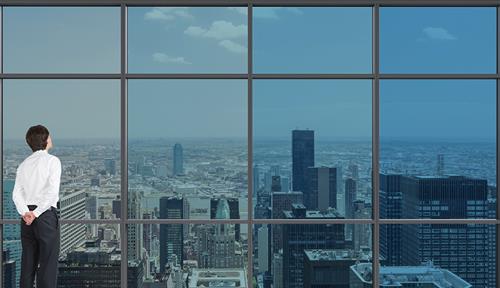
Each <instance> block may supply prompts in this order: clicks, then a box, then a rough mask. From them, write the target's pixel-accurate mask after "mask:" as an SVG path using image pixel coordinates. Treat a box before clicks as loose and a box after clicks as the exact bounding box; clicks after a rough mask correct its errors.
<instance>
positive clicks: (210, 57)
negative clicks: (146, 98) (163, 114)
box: [127, 7, 248, 73]
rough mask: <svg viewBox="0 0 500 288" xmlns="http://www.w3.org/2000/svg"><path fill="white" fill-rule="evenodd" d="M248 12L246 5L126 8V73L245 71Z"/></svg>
mask: <svg viewBox="0 0 500 288" xmlns="http://www.w3.org/2000/svg"><path fill="white" fill-rule="evenodd" d="M246 14H247V8H246V7H131V8H128V18H127V20H128V69H129V72H131V73H246V72H247V71H246V69H247V62H248V59H247V58H248V57H247V49H248V48H247V38H248V36H247V33H248V28H247V16H246ZM145 31H147V33H144V32H145Z"/></svg>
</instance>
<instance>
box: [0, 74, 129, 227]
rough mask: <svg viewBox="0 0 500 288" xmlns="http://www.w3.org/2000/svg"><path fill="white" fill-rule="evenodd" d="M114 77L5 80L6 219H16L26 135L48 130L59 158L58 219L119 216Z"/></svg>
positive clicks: (116, 83) (117, 109) (117, 92)
mask: <svg viewBox="0 0 500 288" xmlns="http://www.w3.org/2000/svg"><path fill="white" fill-rule="evenodd" d="M119 84H120V83H119V81H115V80H4V83H3V86H4V91H3V92H4V95H3V96H4V98H3V104H4V110H3V113H4V115H3V117H4V118H3V119H4V122H3V128H4V130H3V131H4V143H3V149H4V150H3V153H4V154H3V155H4V162H3V164H4V167H3V169H4V170H3V173H4V174H3V175H4V177H3V180H4V182H3V188H4V195H3V197H4V202H3V203H4V215H3V216H4V218H7V219H17V218H20V217H21V215H19V214H18V213H17V210H16V208H15V205H14V202H13V201H12V189H13V188H14V181H15V177H16V169H17V167H18V166H19V164H20V163H21V162H22V161H23V160H24V159H25V158H26V157H28V156H29V155H31V153H33V152H32V151H31V149H30V148H29V146H28V145H27V144H26V141H25V134H26V131H28V128H29V127H30V126H33V125H37V124H42V125H44V126H46V127H47V128H48V129H49V132H50V135H51V137H52V139H53V145H54V147H53V148H52V149H51V150H50V151H49V153H51V154H54V155H56V156H57V157H59V159H60V160H61V164H62V175H61V187H60V192H59V207H60V212H61V218H78V219H82V218H87V219H112V218H119V217H120V215H119V211H120V209H119V206H120V201H119V198H118V195H119V194H120V88H119V87H120V86H119Z"/></svg>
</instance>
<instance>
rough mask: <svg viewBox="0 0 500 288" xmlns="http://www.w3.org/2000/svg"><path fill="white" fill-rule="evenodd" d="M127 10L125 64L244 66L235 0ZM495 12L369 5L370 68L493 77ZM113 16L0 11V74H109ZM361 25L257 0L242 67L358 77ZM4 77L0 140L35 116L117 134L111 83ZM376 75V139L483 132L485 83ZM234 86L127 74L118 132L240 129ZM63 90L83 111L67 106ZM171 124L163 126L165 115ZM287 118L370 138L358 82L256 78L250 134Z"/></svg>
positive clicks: (61, 128)
mask: <svg viewBox="0 0 500 288" xmlns="http://www.w3.org/2000/svg"><path fill="white" fill-rule="evenodd" d="M128 13H129V14H128V20H129V23H128V25H129V26H128V29H129V34H128V42H129V47H128V52H129V54H128V57H129V71H130V72H132V73H159V72H161V73H246V71H247V62H246V61H247V56H248V54H247V53H248V43H247V36H248V35H247V25H248V23H247V9H246V8H242V7H229V8H228V7H190V8H188V7H162V8H158V7H134V8H130V9H129V11H128ZM495 14H496V13H495V8H415V7H412V8H392V7H390V8H389V7H388V8H382V9H381V13H380V29H381V31H380V37H381V38H380V61H381V67H380V68H381V72H386V73H494V72H495V68H496V67H495V63H496V56H495V51H496V47H495V42H496V38H495V37H496V36H495V35H496V30H495V29H496V20H495ZM119 16H120V13H119V8H118V7H100V8H81V7H79V8H69V7H65V8H54V7H37V8H25V7H6V8H5V9H4V24H5V26H4V37H5V42H4V59H5V63H4V71H5V72H12V73H22V72H51V73H59V72H60V73H68V72H69V73H71V72H80V73H87V72H95V73H117V72H119V59H120V55H119V47H120V33H119V23H120V19H119ZM371 25H372V18H371V10H370V8H364V7H356V8H347V7H335V8H334V7H328V8H327V7H324V8H318V7H307V8H304V7H288V8H286V7H282V8H280V7H265V8H264V7H256V8H255V9H254V27H253V28H254V29H253V37H254V38H253V48H254V55H253V58H254V63H253V64H254V71H255V72H256V73H370V71H371V68H372V67H371V61H372V58H371V57H372V55H371V43H372V35H371V29H372V27H371ZM16 81H18V82H16ZM16 81H14V80H9V81H5V83H4V84H5V95H4V97H5V109H4V111H5V115H4V119H5V125H4V126H5V133H6V134H5V136H6V137H7V138H9V136H12V137H23V135H24V133H25V131H26V129H27V127H29V125H32V123H47V125H49V126H51V127H52V128H53V130H55V131H58V135H59V136H60V137H64V138H66V137H74V136H75V135H74V134H75V133H74V132H70V131H71V129H70V125H68V123H73V124H72V125H76V126H77V127H80V129H81V131H88V133H87V132H85V133H83V134H85V136H84V137H91V136H92V135H95V137H100V136H103V135H110V136H112V137H115V136H118V134H117V132H118V131H119V129H118V128H117V126H116V125H117V123H118V124H119V122H116V120H119V110H118V109H119V98H117V95H119V86H117V85H116V84H115V83H114V82H113V81H108V82H106V81H102V82H99V83H98V82H93V81H89V80H75V81H67V80H59V81H46V82H44V80H37V81H34V80H22V81H21V80H16ZM105 82H106V84H103V83H105ZM383 82H384V83H381V105H382V106H381V107H380V111H381V136H384V137H396V136H398V135H399V136H402V137H408V136H409V135H408V131H409V130H408V129H410V128H411V129H410V130H411V131H412V132H411V136H414V137H417V138H418V137H431V138H432V137H435V136H442V137H450V138H457V137H460V138H475V137H479V138H492V137H493V138H494V132H495V131H494V129H495V128H496V127H495V123H494V120H495V110H494V107H493V106H492V105H494V97H495V94H494V90H495V83H494V82H488V83H485V82H481V81H478V82H476V81H462V80H457V81H417V80H415V81H383ZM60 83H63V85H59V84H60ZM246 85H247V83H246V81H242V80H206V81H204V80H203V81H201V80H200V81H196V80H183V81H177V80H172V81H139V80H137V81H131V82H130V83H129V89H130V91H129V97H130V98H129V105H130V109H129V113H130V115H129V116H130V119H129V126H130V130H129V134H130V135H131V136H132V135H136V136H138V137H155V136H162V137H204V136H209V135H213V136H217V137H245V135H246V127H247V123H246V103H247V98H246V97H247V95H246V91H247V86H246ZM76 95H85V97H86V98H85V99H76V97H75V96H76ZM42 99H43V100H42ZM70 99H72V100H71V101H73V102H71V103H77V104H75V106H74V107H85V109H87V110H88V111H90V113H91V114H92V117H88V115H87V116H86V114H84V113H80V111H76V110H72V108H68V107H73V106H71V105H73V104H69V103H70V102H68V101H70ZM459 99H460V100H459ZM27 101H28V102H27ZM74 101H76V102H74ZM26 103H37V106H36V108H37V109H38V111H43V113H42V112H37V111H35V110H37V109H34V108H30V109H31V110H33V111H32V112H31V113H30V114H26V113H25V112H19V111H23V107H25V106H26ZM64 103H66V104H64ZM103 107H107V108H103ZM492 107H493V108H492ZM83 110H84V109H83V108H82V111H83ZM419 111H425V113H424V112H419ZM148 112H149V113H148ZM22 113H24V114H25V115H30V116H29V117H24V118H22V117H20V115H23V114H22ZM139 113H140V114H139ZM422 113H424V114H425V115H423V114H422ZM431 115H434V116H431ZM243 116H244V117H243ZM410 116H411V117H410ZM423 116H425V117H423ZM21 118H22V119H21ZM68 119H71V120H70V121H68ZM177 119H182V121H181V122H176V124H175V127H174V125H172V126H170V125H168V124H167V123H173V121H177ZM452 119H453V121H451V120H452ZM166 125H168V129H166V128H165V127H166ZM296 127H304V128H310V129H315V130H317V131H321V133H320V134H318V135H323V136H324V137H327V138H335V139H337V138H342V137H347V138H350V137H370V136H371V83H370V82H369V81H361V80H350V81H341V80H336V81H332V80H324V81H322V80H255V82H254V128H255V130H254V133H255V137H256V138H257V137H268V136H273V137H282V136H284V137H288V136H289V133H290V130H291V129H293V128H296ZM424 127H425V129H424ZM464 127H465V128H467V129H462V128H464ZM49 128H50V127H49ZM117 129H118V130H117ZM158 131H162V132H161V133H159V132H158ZM443 131H445V132H443Z"/></svg>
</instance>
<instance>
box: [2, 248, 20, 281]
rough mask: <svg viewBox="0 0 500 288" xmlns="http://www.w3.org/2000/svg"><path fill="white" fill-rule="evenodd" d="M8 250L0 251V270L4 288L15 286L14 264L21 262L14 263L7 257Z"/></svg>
mask: <svg viewBox="0 0 500 288" xmlns="http://www.w3.org/2000/svg"><path fill="white" fill-rule="evenodd" d="M9 252H10V251H8V250H7V251H5V250H4V251H2V253H3V254H2V257H3V258H2V261H3V263H2V269H3V270H2V271H3V285H2V287H5V288H16V287H18V286H16V285H17V284H16V282H18V281H16V277H17V276H16V265H21V263H16V261H15V260H14V259H11V258H10V257H9Z"/></svg>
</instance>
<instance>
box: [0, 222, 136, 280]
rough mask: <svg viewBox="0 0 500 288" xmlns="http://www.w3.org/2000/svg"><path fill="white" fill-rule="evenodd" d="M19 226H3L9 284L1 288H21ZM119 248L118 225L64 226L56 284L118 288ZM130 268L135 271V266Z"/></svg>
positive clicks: (6, 274)
mask: <svg viewBox="0 0 500 288" xmlns="http://www.w3.org/2000/svg"><path fill="white" fill-rule="evenodd" d="M19 221H21V220H19ZM35 221H37V220H35ZM19 223H21V222H19ZM20 229H21V226H20V225H19V224H10V225H4V227H3V239H2V241H3V256H4V258H3V261H4V265H3V273H4V274H3V277H4V283H5V284H6V285H5V286H2V287H5V288H19V277H20V275H21V274H20V273H21V260H22V245H21V230H20ZM120 251H121V249H120V230H119V226H118V225H115V224H63V225H61V226H60V251H59V266H58V279H57V280H58V285H57V287H59V288H70V287H110V288H119V287H120V258H121V252H120ZM129 270H131V271H134V269H132V268H130V269H129ZM129 273H132V272H130V271H129ZM129 287H134V286H129Z"/></svg>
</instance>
